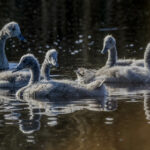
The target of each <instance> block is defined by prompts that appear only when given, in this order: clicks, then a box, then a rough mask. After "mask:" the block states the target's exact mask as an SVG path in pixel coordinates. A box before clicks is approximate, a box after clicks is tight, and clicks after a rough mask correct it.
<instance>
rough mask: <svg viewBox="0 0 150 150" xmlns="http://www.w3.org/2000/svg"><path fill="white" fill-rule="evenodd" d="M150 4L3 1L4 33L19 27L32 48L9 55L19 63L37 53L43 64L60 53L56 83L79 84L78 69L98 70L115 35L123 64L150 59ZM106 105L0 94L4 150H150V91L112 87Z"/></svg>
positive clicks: (14, 48)
mask: <svg viewBox="0 0 150 150" xmlns="http://www.w3.org/2000/svg"><path fill="white" fill-rule="evenodd" d="M149 18H150V1H146V0H139V1H136V0H126V1H125V0H109V1H106V0H74V1H71V0H61V1H60V0H53V1H52V0H30V1H28V0H22V1H20V0H1V1H0V27H3V25H4V24H5V23H8V22H10V21H13V20H14V21H16V22H18V23H19V25H20V28H21V30H22V33H23V35H24V37H25V38H26V39H27V41H28V42H27V43H21V42H20V41H18V40H17V39H10V40H8V41H7V44H6V54H7V56H8V60H9V61H11V62H18V61H19V59H20V57H21V56H22V55H23V54H26V53H33V54H34V55H35V56H36V57H38V59H39V61H40V63H42V61H43V58H44V55H45V53H46V51H47V50H48V49H50V48H56V49H57V50H58V52H59V65H60V67H59V68H54V69H53V70H52V74H53V75H60V76H61V78H70V79H75V78H76V75H75V73H74V70H75V69H77V68H78V67H81V66H83V67H86V68H94V69H98V68H100V67H101V66H103V65H104V64H105V62H106V59H107V56H103V55H101V53H100V50H101V49H102V44H103V38H104V37H105V36H106V35H107V34H112V35H113V36H114V37H115V38H116V41H117V50H118V56H119V57H120V58H137V59H140V58H143V54H144V50H145V47H146V45H147V43H148V42H149V41H150V40H149V39H150V19H149ZM109 93H110V96H109V97H106V98H105V99H84V100H77V101H73V100H68V101H62V100H61V99H60V100H59V101H48V100H43V101H39V100H35V99H29V100H28V101H20V100H17V99H16V98H15V91H12V90H10V91H7V90H0V150H10V149H11V150H26V149H28V150H30V149H32V150H41V149H44V150H91V149H92V150H99V149H100V150H149V147H150V142H149V139H150V87H139V86H134V87H112V88H109Z"/></svg>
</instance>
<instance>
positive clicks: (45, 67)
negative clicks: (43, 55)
mask: <svg viewBox="0 0 150 150" xmlns="http://www.w3.org/2000/svg"><path fill="white" fill-rule="evenodd" d="M50 68H51V64H50V63H49V62H47V60H46V59H45V60H44V62H43V63H42V67H41V75H42V76H43V77H44V79H45V80H50Z"/></svg>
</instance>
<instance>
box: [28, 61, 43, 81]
mask: <svg viewBox="0 0 150 150" xmlns="http://www.w3.org/2000/svg"><path fill="white" fill-rule="evenodd" d="M30 69H31V78H30V82H29V84H33V83H36V82H39V81H40V68H39V65H38V64H36V63H35V64H33V65H32V67H31V68H30Z"/></svg>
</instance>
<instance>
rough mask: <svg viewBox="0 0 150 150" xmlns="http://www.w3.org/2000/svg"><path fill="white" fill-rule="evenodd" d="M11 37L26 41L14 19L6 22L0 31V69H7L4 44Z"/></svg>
mask: <svg viewBox="0 0 150 150" xmlns="http://www.w3.org/2000/svg"><path fill="white" fill-rule="evenodd" d="M11 37H17V38H18V39H19V40H21V41H24V42H26V40H25V38H24V37H23V35H22V34H21V30H20V27H19V25H18V23H16V22H14V21H13V22H10V23H8V24H6V25H5V26H4V27H3V28H2V29H1V31H0V70H7V69H9V63H8V60H7V57H6V54H5V44H6V40H7V39H8V38H11Z"/></svg>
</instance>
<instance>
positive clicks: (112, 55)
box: [106, 46, 118, 67]
mask: <svg viewBox="0 0 150 150" xmlns="http://www.w3.org/2000/svg"><path fill="white" fill-rule="evenodd" d="M117 59H118V56H117V49H116V46H114V47H113V48H112V49H110V50H109V51H108V59H107V62H106V66H109V67H111V66H114V65H115V64H116V62H117Z"/></svg>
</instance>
